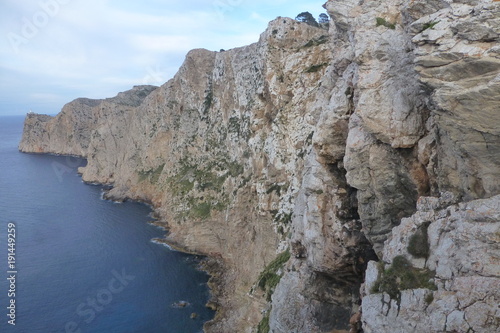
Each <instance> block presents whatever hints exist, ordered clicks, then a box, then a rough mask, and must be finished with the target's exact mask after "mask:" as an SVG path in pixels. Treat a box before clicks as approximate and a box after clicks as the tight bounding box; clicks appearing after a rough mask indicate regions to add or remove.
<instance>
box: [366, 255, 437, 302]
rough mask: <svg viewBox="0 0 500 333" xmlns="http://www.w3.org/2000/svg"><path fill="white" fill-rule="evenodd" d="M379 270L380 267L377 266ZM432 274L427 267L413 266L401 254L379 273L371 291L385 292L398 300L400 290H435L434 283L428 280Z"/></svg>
mask: <svg viewBox="0 0 500 333" xmlns="http://www.w3.org/2000/svg"><path fill="white" fill-rule="evenodd" d="M382 265H383V264H382ZM379 270H381V269H380V268H379ZM434 274H435V273H434V272H432V271H430V270H428V269H418V268H415V267H413V266H412V265H411V263H410V262H409V261H408V259H406V258H405V257H403V256H396V257H394V259H393V261H392V265H391V266H390V267H389V268H387V269H385V270H384V271H383V272H382V273H381V274H379V277H378V279H377V281H376V282H375V284H374V285H373V288H372V292H373V293H382V292H385V293H387V294H389V296H390V297H391V298H392V299H396V300H398V301H399V300H400V298H401V290H406V289H418V288H426V289H430V290H436V285H435V284H434V283H433V282H430V280H431V279H432V278H433V277H434Z"/></svg>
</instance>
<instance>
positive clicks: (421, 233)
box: [408, 222, 430, 259]
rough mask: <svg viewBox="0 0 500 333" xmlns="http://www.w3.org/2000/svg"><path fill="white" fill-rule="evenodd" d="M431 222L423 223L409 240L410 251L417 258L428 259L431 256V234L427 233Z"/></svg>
mask: <svg viewBox="0 0 500 333" xmlns="http://www.w3.org/2000/svg"><path fill="white" fill-rule="evenodd" d="M429 224H430V223H429V222H427V223H424V224H422V225H421V226H420V227H419V228H418V229H417V231H416V232H415V233H414V234H413V235H412V236H411V237H410V240H409V242H408V253H410V254H411V255H412V256H414V257H415V258H426V259H427V258H428V257H429V251H430V249H429V236H428V234H427V230H428V229H429Z"/></svg>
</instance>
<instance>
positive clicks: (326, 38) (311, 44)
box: [303, 35, 330, 48]
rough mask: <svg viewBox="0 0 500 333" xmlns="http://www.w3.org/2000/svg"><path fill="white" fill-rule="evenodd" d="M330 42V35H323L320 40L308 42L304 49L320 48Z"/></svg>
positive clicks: (315, 39) (314, 39)
mask: <svg viewBox="0 0 500 333" xmlns="http://www.w3.org/2000/svg"><path fill="white" fill-rule="evenodd" d="M329 40H330V38H329V37H328V35H321V36H319V37H318V38H313V39H311V40H310V41H308V42H307V43H306V44H305V45H304V46H303V47H304V48H306V47H311V46H318V45H321V44H325V43H327V42H328V41H329Z"/></svg>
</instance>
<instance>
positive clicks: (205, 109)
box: [203, 85, 214, 115]
mask: <svg viewBox="0 0 500 333" xmlns="http://www.w3.org/2000/svg"><path fill="white" fill-rule="evenodd" d="M213 100H214V93H213V91H212V86H211V85H210V89H209V90H208V91H207V95H206V96H205V100H204V101H203V114H205V115H206V114H208V110H210V107H211V106H212V103H213Z"/></svg>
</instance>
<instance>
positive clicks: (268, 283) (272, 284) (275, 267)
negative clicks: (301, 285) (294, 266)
mask: <svg viewBox="0 0 500 333" xmlns="http://www.w3.org/2000/svg"><path fill="white" fill-rule="evenodd" d="M289 259H290V251H289V250H286V251H285V252H282V253H281V254H279V255H278V256H277V257H276V259H274V260H273V261H271V262H270V263H269V265H267V267H266V268H265V269H264V270H263V271H262V272H261V273H260V275H259V278H258V282H257V284H258V286H259V287H260V289H262V290H263V291H265V292H266V299H267V300H268V301H271V296H272V294H273V292H274V289H275V288H276V286H277V285H278V283H279V282H280V280H281V277H282V275H280V274H278V271H279V270H280V269H282V268H283V265H284V264H285V263H286V262H287V261H288V260H289Z"/></svg>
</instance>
